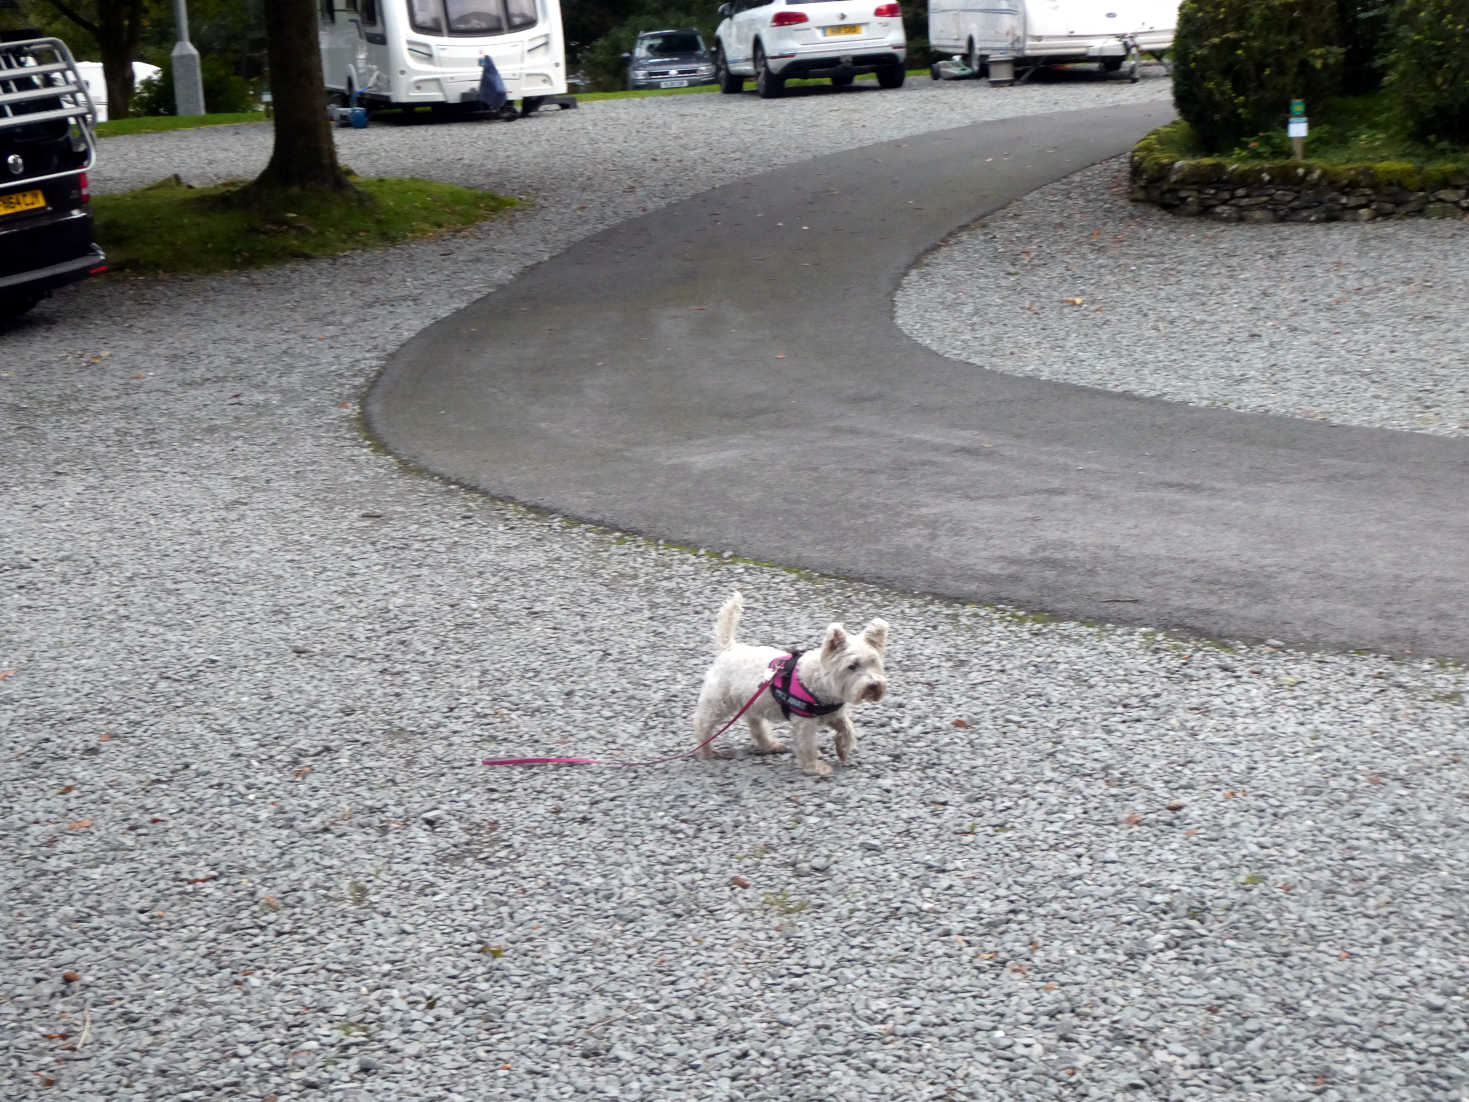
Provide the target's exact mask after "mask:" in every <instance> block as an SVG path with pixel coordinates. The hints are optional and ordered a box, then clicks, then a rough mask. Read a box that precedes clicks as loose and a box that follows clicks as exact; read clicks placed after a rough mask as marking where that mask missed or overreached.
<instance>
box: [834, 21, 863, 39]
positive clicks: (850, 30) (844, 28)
mask: <svg viewBox="0 0 1469 1102" xmlns="http://www.w3.org/2000/svg"><path fill="white" fill-rule="evenodd" d="M826 33H827V36H828V37H830V36H831V35H834V34H861V33H862V24H861V23H844V24H842V25H841V26H840V27H827V28H826Z"/></svg>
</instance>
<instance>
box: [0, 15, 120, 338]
mask: <svg viewBox="0 0 1469 1102" xmlns="http://www.w3.org/2000/svg"><path fill="white" fill-rule="evenodd" d="M94 118H95V112H94V110H93V108H92V101H91V98H90V97H89V96H88V95H87V89H86V85H85V84H84V83H83V82H82V78H81V75H80V74H79V73H78V72H77V68H76V63H75V62H74V61H73V60H72V57H71V52H70V51H69V50H68V49H67V48H66V45H65V44H64V43H63V42H61V40H60V39H56V38H44V37H40V36H37V35H36V34H35V33H34V32H31V31H20V32H16V31H0V318H6V317H14V316H15V315H17V314H23V313H25V312H26V311H27V310H29V309H30V308H31V307H32V306H34V305H35V304H36V303H38V302H40V301H41V299H43V298H45V297H46V295H47V293H48V292H50V291H51V290H52V289H53V288H56V287H60V286H63V285H64V284H67V283H74V282H76V281H77V280H79V279H86V278H87V276H89V275H95V274H96V273H98V272H101V271H105V270H106V267H107V260H106V257H105V256H103V254H102V250H101V249H99V248H98V247H97V246H96V245H95V244H94V243H93V241H92V211H91V208H90V207H89V206H88V205H87V204H88V199H89V196H88V194H87V169H89V168H91V167H92V164H93V163H94V162H95V160H96V155H97V144H96V141H95V140H94V139H93V136H92V123H93V119H94Z"/></svg>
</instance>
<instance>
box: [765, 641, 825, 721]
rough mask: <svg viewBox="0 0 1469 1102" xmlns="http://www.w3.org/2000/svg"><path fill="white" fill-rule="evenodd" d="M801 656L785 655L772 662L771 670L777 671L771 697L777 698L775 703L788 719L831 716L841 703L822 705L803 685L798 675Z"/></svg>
mask: <svg viewBox="0 0 1469 1102" xmlns="http://www.w3.org/2000/svg"><path fill="white" fill-rule="evenodd" d="M801 654H802V652H801V651H796V652H795V653H794V654H783V655H781V656H780V657H779V658H772V659H771V660H770V668H771V669H772V670H774V671H775V676H774V677H772V678H771V679H770V695H771V696H773V697H775V702H776V703H777V704H779V705H780V712H781V715H783V716H785V717H786V719H790V718H791V716H793V715H794V716H801V717H803V718H805V719H812V718H814V717H816V716H828V715H831V713H832V712H835V711H837V710H839V709H840V708H841V706H842V705H841V703H840V702H838V703H836V704H823V703H821V701H819V700H817V699H816V697H815V696H814V695H812V693H811V690H810V689H808V688H806V686H805V685H802V684H801V679H800V677H798V676H797V675H796V662H797V661H799V659H800V657H801Z"/></svg>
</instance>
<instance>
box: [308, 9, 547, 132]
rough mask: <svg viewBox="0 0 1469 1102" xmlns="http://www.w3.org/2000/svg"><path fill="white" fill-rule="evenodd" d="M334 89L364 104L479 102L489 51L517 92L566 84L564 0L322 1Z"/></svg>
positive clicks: (524, 96)
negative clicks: (562, 17)
mask: <svg viewBox="0 0 1469 1102" xmlns="http://www.w3.org/2000/svg"><path fill="white" fill-rule="evenodd" d="M320 3H321V9H320V10H321V17H320V21H319V22H320V31H319V37H320V41H321V68H322V74H323V76H324V78H325V81H326V87H327V91H328V92H330V93H333V94H335V95H337V96H339V97H341V98H342V99H343V100H346V101H350V102H352V103H354V104H360V105H361V106H363V107H369V108H371V107H413V106H417V105H419V104H429V105H431V106H432V105H446V104H448V105H453V104H461V103H462V104H473V103H475V102H477V101H478V98H479V84H480V76H481V74H482V72H483V70H482V69H481V67H480V58H482V57H489V58H490V59H492V60H493V61H494V63H495V69H496V70H497V71H498V72H499V74H500V78H501V79H502V80H503V81H504V82H505V91H506V94H507V96H508V98H510V99H512V100H515V99H519V100H526V101H531V102H535V103H538V102H539V101H540V100H541V99H542V98H544V97H547V96H560V95H565V93H566V47H565V40H564V38H563V36H562V32H561V3H560V0H320Z"/></svg>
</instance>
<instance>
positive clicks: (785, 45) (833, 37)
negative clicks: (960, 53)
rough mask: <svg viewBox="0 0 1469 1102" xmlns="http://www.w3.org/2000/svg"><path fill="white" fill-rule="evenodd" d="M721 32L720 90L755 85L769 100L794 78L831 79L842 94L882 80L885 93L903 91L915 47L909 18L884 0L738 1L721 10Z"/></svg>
mask: <svg viewBox="0 0 1469 1102" xmlns="http://www.w3.org/2000/svg"><path fill="white" fill-rule="evenodd" d="M719 14H720V15H721V16H722V17H723V20H722V21H721V22H720V24H719V29H718V30H716V31H715V32H714V37H715V43H714V67H715V75H716V79H717V80H718V81H719V90H720V91H722V92H725V93H728V94H730V95H733V94H734V93H736V92H739V91H742V90H743V89H744V87H745V78H746V77H754V78H755V90H756V91H758V92H759V93H760V96H761V98H762V99H770V98H771V97H772V96H778V95H780V94H781V91H782V90H783V89H784V88H785V82H786V81H787V80H788V79H789V78H791V77H830V78H831V82H832V84H834V85H836V86H837V87H838V88H841V87H844V86H845V85H848V84H851V83H852V78H853V77H855V76H856V75H857V74H858V73H876V74H877V82H878V83H879V84H881V85H882V86H883V87H884V88H899V87H901V86H902V84H903V73H904V68H903V62H904V59H905V58H906V56H907V52H908V41H907V38H906V37H905V36H904V34H903V10H902V8H901V7H900V6H899V5H898V4H896V3H890V2H885V0H860V2H854V3H842V2H835V0H731V2H730V3H727V4H721V5H719Z"/></svg>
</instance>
